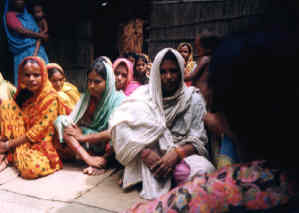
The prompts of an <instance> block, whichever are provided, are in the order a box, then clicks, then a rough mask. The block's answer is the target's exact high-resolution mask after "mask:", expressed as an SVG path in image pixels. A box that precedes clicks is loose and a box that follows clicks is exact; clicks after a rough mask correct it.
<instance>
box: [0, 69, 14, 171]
mask: <svg viewBox="0 0 299 213" xmlns="http://www.w3.org/2000/svg"><path fill="white" fill-rule="evenodd" d="M15 92H16V88H15V87H14V86H13V85H12V84H11V83H10V82H9V81H6V80H5V79H4V78H3V76H2V74H1V73H0V107H4V108H8V109H10V107H8V106H9V104H11V105H15V103H13V104H12V103H11V102H13V96H14V94H15ZM10 120H12V119H10V116H7V112H5V111H4V110H0V140H7V136H9V134H6V133H5V132H6V131H5V129H6V128H5V127H6V126H8V125H9V124H8V122H9V121H10ZM12 124H14V123H13V122H12ZM7 164H8V162H7V159H6V155H5V154H0V172H1V171H3V170H4V169H5V168H6V167H7Z"/></svg>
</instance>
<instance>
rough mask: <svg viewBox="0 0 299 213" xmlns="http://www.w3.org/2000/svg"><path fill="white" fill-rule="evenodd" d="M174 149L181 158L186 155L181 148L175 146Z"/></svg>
mask: <svg viewBox="0 0 299 213" xmlns="http://www.w3.org/2000/svg"><path fill="white" fill-rule="evenodd" d="M174 150H175V152H176V153H177V154H178V156H179V157H180V159H181V160H183V159H184V158H185V157H186V155H185V152H184V150H183V149H182V148H180V147H176V148H175V149H174Z"/></svg>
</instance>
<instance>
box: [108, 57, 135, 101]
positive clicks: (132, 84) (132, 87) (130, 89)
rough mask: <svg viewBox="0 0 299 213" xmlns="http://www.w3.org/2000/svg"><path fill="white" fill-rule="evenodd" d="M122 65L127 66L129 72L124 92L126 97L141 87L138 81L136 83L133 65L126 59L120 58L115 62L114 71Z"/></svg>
mask: <svg viewBox="0 0 299 213" xmlns="http://www.w3.org/2000/svg"><path fill="white" fill-rule="evenodd" d="M121 63H123V64H125V66H126V67H127V70H128V80H127V85H126V88H125V90H124V93H125V95H126V96H129V95H130V94H131V93H132V92H133V91H134V90H135V89H137V88H138V87H139V86H140V83H138V82H137V81H134V71H133V64H132V63H131V62H130V61H129V60H127V59H125V58H118V59H116V60H115V61H114V63H113V65H112V67H113V71H114V70H115V69H116V68H117V67H118V65H120V64H121Z"/></svg>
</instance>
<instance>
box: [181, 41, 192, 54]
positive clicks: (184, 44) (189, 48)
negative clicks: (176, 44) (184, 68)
mask: <svg viewBox="0 0 299 213" xmlns="http://www.w3.org/2000/svg"><path fill="white" fill-rule="evenodd" d="M185 46H186V47H187V48H188V50H189V54H191V52H192V50H191V46H189V45H188V44H187V43H186V42H184V43H183V44H182V46H181V48H182V47H185Z"/></svg>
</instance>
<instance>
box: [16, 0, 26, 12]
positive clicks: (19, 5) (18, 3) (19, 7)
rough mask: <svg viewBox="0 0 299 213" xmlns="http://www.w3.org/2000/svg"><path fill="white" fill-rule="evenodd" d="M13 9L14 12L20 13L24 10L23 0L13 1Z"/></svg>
mask: <svg viewBox="0 0 299 213" xmlns="http://www.w3.org/2000/svg"><path fill="white" fill-rule="evenodd" d="M13 7H14V9H15V10H17V11H20V12H22V11H23V10H24V8H25V2H24V0H13Z"/></svg>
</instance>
